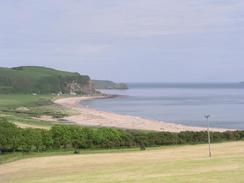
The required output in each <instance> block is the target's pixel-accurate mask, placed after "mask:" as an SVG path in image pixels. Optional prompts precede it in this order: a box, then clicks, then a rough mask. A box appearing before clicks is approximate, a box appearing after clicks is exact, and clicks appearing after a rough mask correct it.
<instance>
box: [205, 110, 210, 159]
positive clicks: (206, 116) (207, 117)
mask: <svg viewBox="0 0 244 183" xmlns="http://www.w3.org/2000/svg"><path fill="white" fill-rule="evenodd" d="M204 117H205V118H206V119H207V123H208V155H209V158H211V157H212V153H211V139H210V131H209V118H210V115H209V114H207V115H205V116H204Z"/></svg>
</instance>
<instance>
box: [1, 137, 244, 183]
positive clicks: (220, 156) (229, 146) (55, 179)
mask: <svg viewBox="0 0 244 183" xmlns="http://www.w3.org/2000/svg"><path fill="white" fill-rule="evenodd" d="M212 149H213V158H212V159H209V158H208V146H207V145H188V146H174V147H170V146H169V147H164V148H162V149H153V150H147V151H138V152H122V153H105V154H104V153H103V154H83V155H60V156H50V157H38V158H30V159H23V160H19V161H16V162H11V163H7V164H2V165H0V182H1V183H50V182H52V183H64V182H70V183H78V182H79V183H80V182H82V183H83V182H84V183H122V182H126V183H138V182H140V183H162V182H166V183H167V182H185V183H189V182H203V183H206V182H208V183H218V182H223V183H232V182H235V183H238V182H240V183H241V182H243V180H244V142H243V141H240V142H229V143H220V144H214V145H213V148H212Z"/></svg>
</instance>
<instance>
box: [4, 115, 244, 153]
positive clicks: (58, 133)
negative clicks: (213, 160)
mask: <svg viewBox="0 0 244 183" xmlns="http://www.w3.org/2000/svg"><path fill="white" fill-rule="evenodd" d="M211 138H212V141H213V142H221V141H234V140H242V139H244V131H227V132H222V133H221V132H212V133H211ZM206 142H207V132H189V131H188V132H181V133H171V132H145V131H135V130H121V129H114V128H87V127H80V126H75V125H55V126H53V127H52V128H51V130H43V129H31V128H27V129H22V128H18V127H17V126H16V125H15V124H13V123H9V122H8V121H7V120H5V119H0V151H1V152H14V151H25V152H30V151H37V152H39V151H47V150H50V149H55V150H58V149H68V148H69V149H71V148H73V149H75V150H78V149H92V148H104V149H106V148H125V147H126V148H129V147H151V146H162V145H176V144H198V143H206Z"/></svg>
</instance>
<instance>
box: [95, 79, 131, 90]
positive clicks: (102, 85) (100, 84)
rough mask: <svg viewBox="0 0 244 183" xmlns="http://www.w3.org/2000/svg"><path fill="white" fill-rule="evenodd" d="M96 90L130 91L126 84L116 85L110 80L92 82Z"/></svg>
mask: <svg viewBox="0 0 244 183" xmlns="http://www.w3.org/2000/svg"><path fill="white" fill-rule="evenodd" d="M92 83H93V84H94V86H95V88H96V89H128V85H127V84H126V83H115V82H113V81H108V80H92Z"/></svg>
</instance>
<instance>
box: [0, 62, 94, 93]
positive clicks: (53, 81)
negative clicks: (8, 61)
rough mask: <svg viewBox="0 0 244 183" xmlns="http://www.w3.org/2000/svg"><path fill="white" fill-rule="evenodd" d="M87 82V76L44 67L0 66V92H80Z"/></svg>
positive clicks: (88, 80) (88, 79)
mask: <svg viewBox="0 0 244 183" xmlns="http://www.w3.org/2000/svg"><path fill="white" fill-rule="evenodd" d="M89 82H90V78H89V76H82V75H80V74H79V73H71V72H65V71H59V70H55V69H51V68H46V67H37V66H23V67H15V68H2V67H0V93H26V94H27V93H38V94H49V93H58V92H62V93H70V92H73V90H74V92H82V89H83V87H85V86H86V85H88V84H89Z"/></svg>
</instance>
